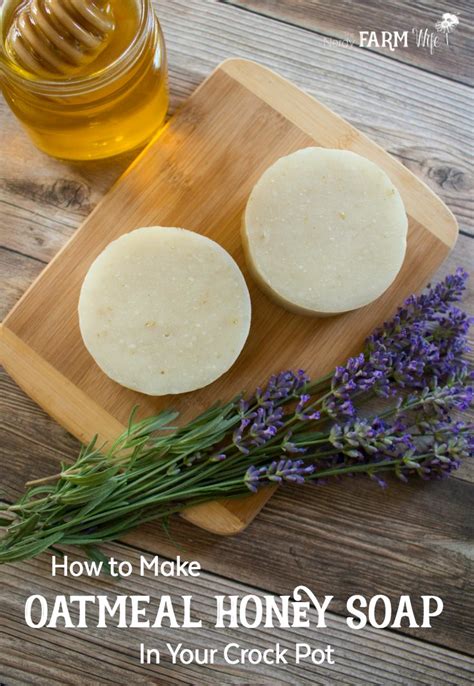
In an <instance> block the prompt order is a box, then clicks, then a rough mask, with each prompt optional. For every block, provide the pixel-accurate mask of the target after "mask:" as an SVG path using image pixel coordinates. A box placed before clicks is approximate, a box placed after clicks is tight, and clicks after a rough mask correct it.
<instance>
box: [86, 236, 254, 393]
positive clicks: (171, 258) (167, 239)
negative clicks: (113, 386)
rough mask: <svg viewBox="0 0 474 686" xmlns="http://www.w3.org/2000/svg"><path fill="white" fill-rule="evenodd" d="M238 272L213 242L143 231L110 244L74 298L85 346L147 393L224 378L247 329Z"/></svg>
mask: <svg viewBox="0 0 474 686" xmlns="http://www.w3.org/2000/svg"><path fill="white" fill-rule="evenodd" d="M250 309H251V308H250V297H249V292H248V289H247V285H246V283H245V280H244V277H243V276H242V272H241V271H240V269H239V267H238V266H237V264H236V263H235V262H234V260H233V259H232V257H231V256H230V255H229V254H228V253H227V252H226V251H225V250H224V248H222V247H221V246H220V245H218V244H217V243H215V242H214V241H212V240H210V239H209V238H206V237H205V236H202V235H200V234H198V233H195V232H193V231H187V230H186V229H178V228H174V227H157V226H154V227H147V228H142V229H137V230H136V231H132V232H131V233H128V234H125V235H123V236H121V237H120V238H118V239H117V240H115V241H113V242H112V243H110V244H109V245H108V246H107V247H106V248H105V250H104V251H103V252H102V253H101V254H100V255H99V256H98V257H97V258H96V260H95V261H94V262H93V264H92V265H91V267H90V269H89V271H88V273H87V275H86V277H85V279H84V283H83V285H82V289H81V294H80V299H79V324H80V329H81V334H82V337H83V340H84V343H85V345H86V348H87V349H88V351H89V352H90V354H91V355H92V357H93V358H94V360H95V361H96V362H97V364H98V365H99V367H100V368H101V369H102V371H103V372H105V374H107V376H109V377H110V378H111V379H113V380H114V381H116V382H117V383H119V384H122V386H126V387H128V388H131V389H133V390H135V391H140V392H141V393H146V394H148V395H166V394H168V393H185V392H187V391H193V390H195V389H197V388H202V387H203V386H207V385H208V384H210V383H211V382H212V381H215V379H217V378H218V377H219V376H221V375H222V374H224V372H226V371H227V370H228V369H229V368H230V367H231V366H232V364H233V363H234V362H235V360H236V359H237V357H238V356H239V353H240V352H241V350H242V348H243V346H244V343H245V341H246V339H247V335H248V332H249V327H250Z"/></svg>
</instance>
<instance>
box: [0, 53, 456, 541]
mask: <svg viewBox="0 0 474 686" xmlns="http://www.w3.org/2000/svg"><path fill="white" fill-rule="evenodd" d="M219 70H221V71H223V72H225V73H226V74H227V75H228V76H230V77H231V78H233V79H235V80H236V81H237V82H239V83H240V84H241V85H243V86H245V87H246V88H248V89H249V90H251V91H252V92H253V93H254V94H255V95H257V96H258V97H259V98H260V99H261V100H263V101H265V102H266V103H267V104H268V105H269V106H270V107H272V108H273V109H275V110H276V111H278V112H279V113H280V114H281V115H282V116H283V117H285V118H286V119H288V120H290V121H291V122H292V123H293V124H295V126H297V127H298V128H300V129H301V130H303V131H304V132H305V133H307V134H308V135H310V136H312V137H315V138H317V137H318V136H319V135H320V133H319V132H320V131H321V127H323V128H324V129H325V139H326V140H327V141H328V142H329V144H328V146H327V147H335V148H346V149H350V150H353V151H354V152H359V153H360V154H362V155H364V156H365V157H367V158H369V159H371V160H372V161H374V162H375V163H376V164H379V165H381V166H383V167H384V168H385V170H386V171H387V173H388V174H389V175H390V176H391V178H392V181H393V182H394V183H395V184H396V185H397V187H398V188H399V190H400V192H401V194H402V196H403V199H404V202H405V205H406V208H407V213H408V214H409V215H410V216H411V217H412V218H413V219H415V220H416V221H417V222H419V223H420V224H422V225H423V226H425V227H426V228H428V229H429V230H430V231H431V233H432V234H433V235H435V236H436V237H437V238H438V239H439V240H440V241H442V242H443V243H444V244H445V245H446V246H447V247H448V248H449V249H451V248H452V247H453V245H454V243H455V241H456V238H457V233H458V229H457V222H456V219H455V217H454V215H453V214H452V212H451V211H450V210H449V209H448V208H447V207H446V205H445V204H444V203H443V202H442V200H441V199H440V198H438V196H436V194H435V193H434V192H433V191H432V190H431V189H430V188H429V187H428V186H426V184H424V183H423V182H422V181H421V180H420V179H418V178H417V177H416V176H414V174H413V173H412V172H410V171H409V170H408V169H406V168H405V167H404V166H403V165H402V164H401V163H400V162H398V161H397V160H396V159H394V158H392V157H391V156H389V155H388V153H386V152H385V151H384V150H383V149H382V148H380V147H379V146H378V145H377V144H376V143H374V142H373V141H371V140H370V139H368V138H367V137H366V136H365V135H364V134H362V133H360V132H359V131H358V130H357V129H355V128H354V127H352V126H351V125H350V124H348V123H347V122H346V121H344V120H343V119H342V118H341V117H339V116H338V115H336V114H335V113H333V112H332V111H331V110H329V109H328V108H326V107H325V106H324V105H322V104H321V103H319V102H318V101H316V100H315V99H314V98H312V97H311V96H310V95H308V94H306V93H304V92H303V91H301V90H300V89H299V88H297V87H296V86H294V85H293V84H292V83H290V82H289V81H287V80H286V79H284V78H283V77H281V76H279V75H278V74H276V73H275V72H273V71H271V70H270V69H268V68H267V67H264V66H262V65H260V64H257V63H255V62H252V61H250V60H245V59H241V58H229V59H227V60H225V61H224V62H222V63H221V64H220V65H219V66H218V67H216V69H215V70H214V71H213V72H212V73H211V74H210V75H209V76H208V77H207V78H206V79H205V80H204V81H203V82H202V83H201V84H200V85H199V86H198V88H197V89H196V91H195V92H197V91H198V90H200V89H201V88H203V87H204V85H205V84H206V83H207V82H208V81H209V80H210V79H211V78H212V76H213V75H214V74H215V73H216V72H217V71H219ZM191 97H192V96H191ZM335 118H337V121H338V127H337V128H338V133H337V134H336V133H335V131H334V119H335ZM170 121H171V120H170ZM167 126H169V122H168V124H167V125H166V126H165V127H164V128H163V129H161V131H160V132H159V133H158V134H157V135H156V136H155V137H154V138H153V139H152V141H150V143H149V144H148V146H147V147H146V148H144V150H143V151H142V152H141V153H140V154H139V155H138V156H137V157H136V158H135V160H134V161H133V162H132V163H131V165H130V166H129V167H128V168H127V170H126V171H125V172H124V173H123V174H122V175H121V176H120V178H119V179H118V180H117V181H116V182H115V184H114V186H115V185H117V184H119V183H120V182H121V180H122V179H123V178H124V177H125V176H126V175H127V174H129V173H130V171H131V170H132V169H133V168H134V167H135V165H136V164H137V163H138V162H139V161H140V159H141V158H142V156H143V155H145V154H146V152H147V150H148V148H149V147H150V146H152V145H155V144H156V142H157V141H158V140H159V138H160V136H161V135H162V134H163V132H164V131H165V130H166V128H167ZM341 130H342V131H343V133H342V135H341ZM387 159H389V160H390V163H389V165H388V167H387ZM415 190H416V191H417V192H420V191H421V192H422V193H424V194H429V195H430V196H431V197H430V200H431V202H430V203H429V204H427V203H423V204H421V203H417V202H416V195H417V194H418V193H415V192H414V191H415ZM100 205H101V202H99V203H98V205H97V206H96V208H94V210H93V212H97V211H98V210H99V208H100ZM427 208H428V210H429V211H427ZM79 230H80V229H79ZM79 230H78V231H76V233H75V234H74V236H73V237H72V238H71V239H70V241H68V242H67V243H66V244H65V246H63V248H61V250H60V251H59V252H58V253H57V254H56V255H55V257H54V258H53V260H51V262H50V263H49V264H48V265H47V266H46V267H45V269H44V270H43V272H42V273H41V274H40V276H39V277H38V278H41V277H42V276H43V275H44V274H45V273H46V271H47V270H48V269H49V268H50V266H51V265H52V264H53V263H54V262H55V261H56V260H57V259H59V258H60V256H61V254H62V252H63V250H65V248H66V247H67V246H68V247H70V246H71V244H72V243H73V242H74V239H75V236H77V235H78V232H79ZM35 284H36V281H35V282H33V284H32V285H31V286H30V287H29V289H28V290H27V291H26V292H25V294H24V295H23V296H22V298H21V299H20V300H19V301H18V302H17V304H16V305H15V306H14V307H13V308H12V310H11V311H10V313H9V314H8V315H7V317H6V318H5V320H4V322H3V323H2V324H1V325H0V361H1V362H2V363H3V364H4V366H5V368H6V370H7V371H8V373H9V374H10V375H11V376H12V378H14V379H15V381H16V382H17V383H18V385H19V386H20V387H21V388H22V389H23V390H24V391H25V392H26V393H27V394H28V395H30V396H31V397H32V398H33V399H34V400H35V401H36V402H37V403H38V404H39V405H41V406H43V407H46V406H47V407H48V412H49V414H51V416H52V417H53V418H55V419H57V418H58V416H59V412H58V414H57V415H56V413H55V411H54V408H55V407H56V406H59V405H58V403H59V404H60V405H61V415H60V416H61V422H60V423H61V424H62V425H63V426H65V428H66V429H67V430H68V431H70V433H72V434H73V435H74V436H76V437H77V438H78V439H79V440H81V441H84V440H87V439H88V438H89V437H86V436H84V434H83V431H82V429H81V428H80V427H79V425H78V424H77V423H76V422H75V420H74V412H73V411H72V410H73V409H74V410H75V411H77V408H78V407H79V408H82V410H83V411H84V412H87V414H88V415H90V417H91V425H94V426H95V427H97V430H98V432H99V433H100V434H101V436H102V437H103V438H106V439H111V438H113V437H114V436H116V435H117V434H118V433H119V432H120V431H121V430H123V428H124V427H123V425H122V424H121V423H120V422H119V421H117V420H116V419H115V418H114V417H112V415H110V414H109V413H108V412H106V411H105V410H104V409H103V408H101V407H100V406H98V405H97V406H93V405H91V403H90V401H89V400H87V402H86V398H85V397H81V396H83V394H82V392H81V391H80V390H79V389H78V388H77V387H76V386H74V384H72V383H71V382H70V381H69V380H68V379H66V378H65V377H64V376H63V375H62V374H60V372H58V371H57V370H55V369H54V368H53V367H52V366H51V365H49V364H48V363H47V362H46V361H45V360H43V359H42V358H41V357H40V356H39V355H38V354H37V353H36V352H35V351H34V350H32V349H31V348H30V347H29V346H28V345H27V344H25V343H24V342H23V341H22V340H21V339H19V338H18V337H17V336H16V335H15V334H14V333H13V332H12V331H10V330H9V329H8V320H9V317H10V316H11V315H13V313H14V312H15V310H16V309H17V307H19V306H20V305H21V303H22V301H23V299H24V298H25V297H26V296H27V294H28V292H29V290H30V289H32V288H33V287H34V286H35ZM25 360H27V363H26V364H25ZM17 362H18V363H17ZM46 398H47V401H46ZM66 400H67V405H68V406H69V407H70V409H71V412H69V413H67V417H66V418H65V415H64V407H65V402H66ZM55 415H56V416H55ZM101 426H102V427H103V431H101ZM105 427H107V428H105ZM111 427H113V433H111ZM274 490H275V489H274V488H273V487H271V488H266V489H262V490H261V491H260V492H259V493H257V494H255V495H250V496H249V497H248V498H240V499H223V500H218V501H214V502H212V503H205V504H202V505H198V506H196V507H192V508H189V509H188V510H186V511H185V512H183V514H182V517H183V518H184V519H186V520H188V521H189V522H191V523H193V524H195V525H197V526H199V527H201V528H204V529H206V530H208V531H210V532H212V533H216V534H220V535H232V534H237V533H239V532H241V531H242V530H243V529H245V528H246V527H247V526H248V525H249V524H250V522H251V521H252V520H253V519H254V517H255V516H256V515H257V514H258V512H259V511H260V510H261V508H262V507H263V506H264V505H265V503H266V502H267V500H268V499H269V498H270V497H271V495H272V494H273V492H274Z"/></svg>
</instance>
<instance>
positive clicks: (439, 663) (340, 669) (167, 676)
mask: <svg viewBox="0 0 474 686" xmlns="http://www.w3.org/2000/svg"><path fill="white" fill-rule="evenodd" d="M106 551H107V553H108V554H113V555H115V556H116V557H117V558H118V559H126V560H129V561H130V562H131V563H132V564H133V565H134V567H135V568H138V565H139V552H138V551H136V550H133V549H131V548H128V547H126V546H113V547H110V546H109V547H108V548H107V549H106ZM75 559H76V558H75ZM49 573H50V562H49V558H48V557H47V556H42V557H41V559H38V560H34V561H31V562H28V563H26V564H24V565H22V584H21V585H19V584H18V568H17V566H15V565H5V566H4V567H3V568H2V569H0V587H1V589H2V591H1V604H2V632H1V635H0V649H1V651H2V673H1V676H2V679H3V680H4V681H6V682H7V683H8V686H17V685H18V686H20V685H23V684H25V683H34V684H35V686H43V685H44V686H49V685H50V684H53V683H57V684H62V685H64V686H66V685H69V684H71V685H72V684H74V685H76V684H77V685H79V684H84V683H92V682H93V683H105V684H107V683H125V680H127V681H128V680H131V681H132V683H134V684H135V683H136V684H142V683H160V685H161V684H163V685H167V684H174V685H177V684H198V683H199V684H202V685H203V686H205V685H207V684H209V685H212V684H214V685H215V684H223V683H225V684H229V685H230V684H243V683H252V684H257V683H258V684H262V685H263V684H268V686H270V684H275V683H278V684H281V686H284V685H285V684H288V685H292V684H295V683H298V684H301V686H303V685H306V684H307V685H308V686H310V685H311V686H313V685H314V686H316V685H318V684H321V685H324V684H326V685H327V684H328V683H338V684H348V685H350V684H353V685H359V684H361V683H364V684H367V685H369V684H374V685H375V684H387V685H388V684H390V685H391V686H396V685H400V686H401V685H403V684H407V683H409V684H411V685H413V686H419V685H421V684H426V685H428V684H433V683H436V684H437V685H439V686H443V685H444V684H454V683H456V684H457V686H464V685H467V684H469V683H470V681H469V679H470V663H469V659H468V658H467V657H465V656H463V655H460V654H457V653H454V652H452V651H449V650H445V649H443V648H439V647H436V646H430V645H427V644H426V643H422V642H420V641H417V640H415V639H412V638H408V637H404V636H401V635H398V634H396V633H393V632H388V631H384V630H374V629H363V630H361V631H358V632H354V631H351V630H350V629H349V628H348V627H347V626H346V623H345V620H344V619H343V618H342V617H338V616H336V615H334V614H333V613H329V614H328V616H327V629H320V630H315V629H314V626H313V628H309V629H280V628H278V627H275V628H273V629H271V630H268V629H265V628H264V627H262V628H259V629H252V630H248V629H226V630H225V631H223V630H222V629H221V630H219V629H215V628H214V624H215V601H214V598H213V596H214V595H231V594H232V595H238V596H240V597H242V596H244V595H246V594H249V593H252V594H255V595H257V596H259V597H261V596H262V591H261V590H259V589H255V588H253V587H252V586H248V585H243V584H240V583H237V582H234V581H228V580H226V579H222V578H219V577H217V576H215V575H213V574H209V573H206V572H203V573H201V575H200V576H199V577H198V578H191V579H190V578H164V577H160V578H159V579H154V578H152V577H151V576H149V577H139V576H138V575H134V576H133V577H130V578H127V579H121V580H120V581H114V580H112V579H110V578H103V577H101V578H100V579H99V580H94V579H87V578H83V577H82V578H80V579H77V580H74V593H75V594H85V595H95V594H97V593H98V592H100V593H101V594H107V595H109V596H110V597H113V596H115V595H116V594H123V595H149V596H150V597H151V598H152V599H153V606H152V607H153V608H154V610H155V612H156V603H157V600H158V598H159V596H161V595H165V594H169V595H171V596H172V598H173V600H174V601H175V602H176V604H177V607H179V606H180V605H179V597H180V596H181V595H186V594H189V595H192V597H193V601H192V603H193V604H192V608H193V619H201V620H202V623H203V627H202V628H194V629H185V630H177V629H169V628H167V627H163V628H161V629H155V630H153V629H151V630H150V629H127V630H126V631H124V630H120V629H117V628H114V627H113V626H109V627H108V628H107V629H101V630H98V629H97V628H95V627H94V626H93V622H94V620H95V621H97V613H96V611H94V610H93V611H92V612H91V613H90V615H88V616H89V617H90V620H89V627H88V629H87V631H84V630H78V629H66V630H65V629H61V628H57V629H36V630H34V629H29V628H28V627H27V626H26V625H25V624H24V623H23V622H22V621H21V622H20V621H19V618H20V617H22V616H23V607H24V603H25V600H26V598H27V596H28V595H30V594H36V593H39V594H41V595H43V596H44V597H45V598H46V599H47V600H48V602H51V601H52V600H53V599H54V597H55V595H56V594H60V593H62V594H65V595H69V594H70V592H71V581H70V580H69V579H64V578H63V577H55V578H54V579H53V580H51V577H50V575H49ZM157 584H158V585H157ZM317 592H318V594H319V590H318V591H317ZM71 615H72V618H73V621H77V613H76V612H75V611H74V610H73V611H72V612H71ZM309 618H310V620H311V622H312V623H313V625H314V621H315V612H314V611H310V613H309ZM104 637H106V640H104ZM180 641H183V642H184V643H185V644H186V646H187V647H190V648H192V649H195V648H201V649H202V648H205V647H212V648H216V649H217V650H218V651H219V652H218V655H217V659H216V664H214V665H209V666H207V665H206V666H205V667H201V666H198V665H193V664H191V665H189V666H185V665H177V666H173V665H172V664H171V663H170V659H169V658H167V657H165V658H164V659H163V660H162V662H161V664H160V665H150V666H144V665H140V664H139V659H138V651H139V644H140V643H144V644H145V645H146V646H147V647H156V648H159V649H164V650H166V649H165V643H166V642H170V643H172V644H173V645H176V644H177V643H178V642H180ZM231 642H235V643H238V644H239V645H240V646H241V648H244V649H245V648H259V649H261V650H263V649H266V648H269V647H271V646H272V645H274V644H275V643H276V642H278V643H280V645H281V647H282V648H288V655H289V664H288V665H278V666H271V665H264V664H262V665H255V666H253V665H249V664H247V665H245V666H241V665H239V666H232V665H228V664H226V663H225V662H224V660H223V659H222V650H223V648H224V646H225V645H226V644H227V643H231ZM298 642H299V643H309V644H312V645H314V647H319V646H320V647H323V648H325V647H326V645H327V644H330V645H331V646H332V647H333V649H334V659H335V665H333V666H319V667H316V666H314V665H313V666H311V665H310V664H308V663H302V664H300V665H298V666H296V665H294V664H292V659H293V656H294V645H295V643H298ZM25 645H26V646H28V652H27V654H25V647H24V646H25ZM164 654H166V653H164ZM401 655H403V660H400V657H399V656H401Z"/></svg>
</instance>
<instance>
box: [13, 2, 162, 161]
mask: <svg viewBox="0 0 474 686" xmlns="http://www.w3.org/2000/svg"><path fill="white" fill-rule="evenodd" d="M109 2H110V5H111V8H112V11H113V14H114V18H115V29H114V31H113V33H112V35H111V37H110V40H109V41H108V43H107V45H106V47H105V48H104V49H103V50H102V52H100V54H99V55H98V56H97V58H96V59H94V60H93V61H92V62H90V63H86V64H84V65H83V67H82V68H80V69H79V70H75V71H74V72H72V73H71V74H66V75H64V74H63V75H58V76H56V75H51V76H47V77H45V76H38V75H35V74H33V73H29V72H28V71H26V70H25V69H23V68H22V67H20V66H19V65H18V64H16V63H15V62H14V60H13V59H12V57H11V55H9V54H8V50H7V46H6V42H5V39H6V36H7V34H8V31H9V28H10V26H11V24H12V22H13V21H14V18H15V16H16V13H17V12H19V11H21V9H22V8H24V6H25V2H24V0H7V2H6V3H4V5H3V9H2V21H1V25H0V29H1V35H0V37H1V46H2V49H1V51H0V83H1V87H2V91H3V94H4V97H5V99H6V101H7V103H8V104H9V105H10V107H11V109H12V110H13V112H14V113H15V115H16V116H17V117H18V119H19V120H20V121H21V122H22V124H23V125H24V127H25V128H26V130H27V131H28V133H29V135H30V136H31V138H32V139H33V141H34V142H35V143H36V145H37V146H38V147H39V148H40V149H41V150H44V151H45V152H46V153H48V154H50V155H53V156H55V157H60V158H64V159H75V160H83V159H98V158H103V157H109V156H112V155H117V154H119V153H122V152H124V151H126V150H130V149H132V148H137V147H139V146H141V145H143V144H144V143H145V142H146V141H147V140H148V139H149V138H150V137H151V136H152V135H153V134H154V133H155V132H156V130H157V129H158V128H159V127H160V126H161V125H162V124H163V121H164V119H165V116H166V111H167V109H168V88H167V67H166V53H165V46H164V40H163V35H162V33H161V29H160V26H159V23H158V20H157V19H156V17H155V15H154V13H153V10H152V7H151V2H150V0H109Z"/></svg>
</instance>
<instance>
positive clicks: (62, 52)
mask: <svg viewBox="0 0 474 686" xmlns="http://www.w3.org/2000/svg"><path fill="white" fill-rule="evenodd" d="M114 29H115V21H114V16H113V13H112V9H111V7H110V4H109V2H108V1H107V0H30V2H29V3H28V4H27V5H26V6H25V7H23V9H21V10H20V11H19V12H18V14H17V15H16V17H15V18H14V20H13V22H12V24H11V26H10V28H9V30H8V33H7V38H6V41H5V47H6V50H7V53H8V55H9V57H10V59H12V60H13V61H14V62H15V63H16V64H18V65H19V66H21V67H23V68H24V69H26V70H27V71H29V72H31V73H33V74H37V75H45V74H47V75H61V74H64V75H67V74H70V73H72V72H75V71H77V70H78V69H80V68H81V67H84V66H85V65H87V64H90V63H91V62H92V61H93V60H94V59H95V58H96V57H97V55H98V54H99V53H100V52H102V50H103V49H104V48H105V47H106V46H107V44H108V42H109V40H110V38H111V36H112V33H113V31H114Z"/></svg>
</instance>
